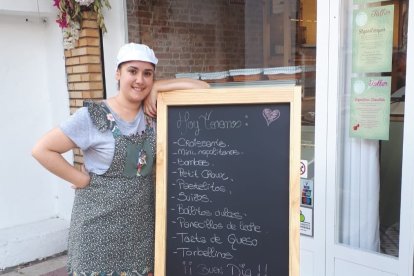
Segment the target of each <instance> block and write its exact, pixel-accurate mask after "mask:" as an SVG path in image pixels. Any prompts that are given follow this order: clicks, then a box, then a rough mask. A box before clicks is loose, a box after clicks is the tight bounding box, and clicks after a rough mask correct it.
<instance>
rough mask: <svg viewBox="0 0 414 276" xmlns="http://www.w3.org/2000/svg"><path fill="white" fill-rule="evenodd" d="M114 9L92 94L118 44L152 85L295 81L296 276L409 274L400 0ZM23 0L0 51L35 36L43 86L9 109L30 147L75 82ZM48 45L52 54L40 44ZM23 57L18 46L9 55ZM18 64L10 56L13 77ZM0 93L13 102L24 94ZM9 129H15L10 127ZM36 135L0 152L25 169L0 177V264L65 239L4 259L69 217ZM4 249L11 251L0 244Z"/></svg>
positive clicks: (40, 13)
mask: <svg viewBox="0 0 414 276" xmlns="http://www.w3.org/2000/svg"><path fill="white" fill-rule="evenodd" d="M33 2H36V3H37V4H36V5H34V4H33ZM110 2H111V5H112V8H111V9H110V10H108V11H106V12H105V21H106V25H107V29H108V33H107V34H104V35H103V36H102V37H101V38H100V39H101V40H102V53H103V54H102V57H101V63H102V64H104V67H103V71H102V72H104V73H105V74H104V76H105V77H104V83H103V86H102V88H98V90H99V89H101V90H102V91H103V90H105V93H106V97H108V96H111V95H113V94H115V92H116V83H115V80H114V77H113V76H114V71H115V65H114V64H115V56H116V51H117V49H118V47H119V46H120V45H122V44H123V43H124V42H139V43H145V44H148V45H149V46H150V47H152V48H154V50H155V52H156V54H157V57H158V58H159V64H158V66H157V72H156V73H157V78H160V79H162V78H175V77H190V78H197V79H202V80H205V81H207V82H209V83H211V86H212V89H214V88H217V87H248V86H275V87H276V86H280V85H288V86H293V85H300V86H302V122H301V125H302V145H301V159H302V162H301V168H300V169H301V177H302V178H301V191H300V193H301V195H302V196H301V215H302V216H301V240H300V275H302V276H322V275H326V276H331V275H335V276H342V275H350V274H352V275H357V276H359V275H360V276H366V275H375V276H376V275H381V276H390V275H398V276H411V275H413V257H414V238H413V237H414V222H413V220H412V219H411V218H412V217H413V216H414V206H413V204H412V202H413V201H412V199H411V198H412V197H413V196H414V186H413V185H412V179H414V171H413V170H412V168H413V165H414V151H413V148H414V142H413V141H414V137H413V136H414V130H413V129H412V128H410V127H409V125H410V124H412V122H413V120H414V114H413V112H411V111H410V109H409V108H405V107H406V106H410V105H411V104H414V97H412V96H411V95H410V94H407V95H406V94H405V91H410V90H413V89H414V80H413V79H412V78H406V76H410V75H412V73H413V72H414V71H413V70H414V68H413V62H412V60H413V53H414V43H413V39H412V38H413V37H414V25H413V23H412V21H410V20H409V14H411V15H412V16H411V17H412V18H414V17H413V16H414V11H413V8H412V7H411V6H410V5H409V0H393V1H378V0H353V1H328V0H319V1H317V0H306V1H305V0H297V1H279V0H263V1H257V0H211V1H202V0H140V1H138V0H124V1H110ZM21 3H23V4H22V5H19V4H16V3H14V1H3V2H2V3H1V4H0V11H1V13H0V20H1V25H0V28H1V29H0V31H1V32H0V33H1V34H5V35H7V36H6V37H10V39H9V40H10V41H15V44H14V46H5V45H4V46H3V45H2V46H0V47H2V48H0V49H1V52H0V55H1V56H2V57H3V56H5V53H10V52H13V49H15V48H16V47H17V46H19V45H26V43H25V40H24V39H22V38H23V37H28V34H30V33H33V30H32V29H27V28H28V26H29V28H34V29H35V32H36V34H37V35H33V37H32V40H31V41H32V42H36V44H34V45H36V46H35V47H37V48H36V49H40V50H42V53H43V58H42V59H41V60H40V61H38V62H36V65H34V64H32V65H30V63H28V60H29V59H28V58H27V57H25V56H22V55H20V56H21V60H19V63H23V64H25V67H24V68H32V69H31V70H29V73H30V72H39V71H38V65H39V64H41V65H42V68H43V71H42V72H43V73H39V75H38V76H36V75H31V74H29V73H24V74H29V75H31V82H34V83H38V82H39V79H40V80H42V81H41V84H42V86H39V85H37V86H36V87H37V88H36V87H32V88H31V89H32V90H33V92H31V93H29V96H30V97H33V100H34V101H35V102H34V104H30V105H28V103H29V101H27V103H26V101H24V102H23V103H22V104H20V105H19V106H18V107H19V108H21V109H22V108H24V109H25V111H26V112H27V111H29V112H30V113H33V114H38V115H37V116H36V117H33V116H32V117H31V118H30V120H33V122H32V123H30V122H29V123H28V124H27V123H25V124H27V125H30V127H32V128H33V129H30V130H29V131H30V132H31V133H33V135H32V136H35V137H34V138H37V137H38V136H39V135H40V134H41V133H43V132H44V131H45V130H46V129H49V128H50V127H51V126H53V125H55V124H57V123H58V122H59V121H61V120H62V119H64V118H65V117H67V116H68V115H69V114H70V108H69V106H70V103H72V102H71V98H70V96H69V95H70V91H71V88H73V87H74V86H67V85H66V83H70V80H71V79H72V80H73V82H75V83H77V82H78V81H76V80H74V79H73V78H69V77H68V74H67V70H65V64H66V68H67V65H68V64H67V59H68V56H67V55H66V58H65V57H64V56H63V53H64V50H63V48H62V45H61V44H60V41H61V40H60V38H59V36H60V33H59V29H58V28H57V25H56V24H54V15H55V13H54V12H55V11H53V9H51V7H50V6H51V4H50V3H49V2H48V1H42V0H39V1H21ZM29 15H30V16H29ZM47 22H48V23H47ZM8 26H9V27H10V26H12V30H13V31H12V30H10V29H8V28H6V27H8ZM9 30H10V31H9ZM18 32H26V33H23V34H20V35H19V33H18ZM46 33H47V34H50V33H53V38H50V36H47V38H46ZM29 37H30V36H29ZM42 37H43V38H42ZM19 39H21V40H19ZM46 39H47V41H49V40H50V43H48V45H45V44H44V43H43V42H42V41H45V40H46ZM32 45H33V44H32ZM31 47H33V46H31ZM25 51H27V47H23V48H22V49H20V51H19V53H24V52H25ZM16 55H17V54H15V55H13V56H10V55H9V59H6V60H7V63H6V64H7V65H8V66H9V67H10V68H12V66H14V64H15V57H16ZM28 55H29V53H28ZM30 66H32V67H30ZM13 68H14V67H13ZM33 68H36V69H33ZM50 68H55V69H53V70H51V69H50ZM10 72H11V73H10ZM45 76H47V77H45ZM1 77H2V79H3V78H4V81H2V84H0V87H1V91H2V93H4V92H3V91H14V90H15V91H20V90H19V89H20V88H19V86H18V85H17V86H16V83H21V82H19V80H20V74H17V73H16V71H14V70H8V69H7V68H5V71H4V73H3V74H1ZM63 83H64V85H62V84H63ZM36 89H39V90H38V91H35V90H36ZM82 89H83V88H79V90H81V91H83V90H82ZM39 95H41V96H39ZM86 95H88V94H86ZM5 97H6V100H7V101H10V102H21V100H22V98H23V94H22V93H20V94H19V93H5ZM85 98H88V97H85ZM78 100H80V101H82V100H83V97H81V98H79V99H78ZM76 105H77V103H76V102H75V107H76ZM78 105H81V102H80V103H79V104H78ZM39 107H42V108H41V110H42V112H44V114H39V111H38V110H39ZM28 108H31V109H28ZM30 110H31V111H30ZM18 111H19V109H18V108H17V107H16V106H15V105H13V106H10V110H8V109H7V108H5V109H3V112H4V113H3V114H4V115H3V116H4V117H10V114H15V116H17V117H16V118H17V119H18V120H21V121H22V122H23V121H25V122H26V118H27V116H23V115H22V112H21V110H20V112H18ZM72 111H73V110H72ZM6 129H7V130H8V131H7V132H8V133H16V132H15V131H16V129H15V127H14V126H13V124H11V122H9V123H6ZM20 129H21V128H19V130H20ZM26 131H27V130H26ZM20 136H21V137H25V136H24V134H23V133H21V134H20ZM3 139H5V140H3ZM7 139H12V138H6V137H4V136H3V137H2V140H1V141H2V144H10V145H12V144H13V143H12V142H11V141H10V140H7ZM22 140H24V139H22ZM35 140H36V139H33V140H30V141H29V140H24V143H23V145H24V146H25V149H24V150H21V147H18V148H17V147H13V146H11V147H9V148H8V149H7V152H6V154H5V155H3V157H2V159H0V160H1V161H2V163H3V162H4V164H6V163H8V164H17V163H18V162H20V161H19V160H25V162H26V165H24V166H25V167H27V168H28V170H27V172H26V173H25V174H18V173H17V169H12V170H8V171H7V172H6V171H3V170H2V176H3V179H6V180H7V181H6V182H3V183H0V188H1V191H2V193H0V198H1V199H2V200H1V201H0V210H5V208H6V206H13V208H12V210H14V211H13V212H5V211H0V233H3V234H4V235H0V239H4V240H5V243H0V249H5V251H8V252H9V253H10V252H14V251H13V250H15V252H17V253H16V254H15V255H13V254H8V253H5V254H3V255H0V268H2V266H3V267H8V266H13V265H16V264H18V263H19V262H25V261H30V260H31V259H35V258H40V257H44V256H46V255H47V254H51V253H53V252H52V251H54V253H57V252H59V251H62V250H64V248H65V244H64V242H62V243H61V245H60V246H57V247H55V248H54V249H53V250H51V251H47V252H40V251H37V252H36V250H34V253H33V254H31V256H27V257H25V258H19V257H14V258H11V257H10V256H12V255H13V256H21V253H18V252H19V250H18V249H16V248H17V247H16V246H15V245H13V244H12V242H10V241H12V240H13V239H15V238H16V237H18V239H21V240H23V241H24V242H26V244H29V245H30V246H32V247H33V244H32V243H30V240H32V239H33V236H32V235H31V234H29V232H30V231H29V229H31V228H33V225H36V226H38V227H40V228H39V229H41V230H39V235H35V237H34V238H35V239H37V241H38V242H39V243H37V244H36V245H37V246H38V247H39V246H40V244H42V245H41V246H40V247H45V246H44V245H45V244H50V242H48V241H47V240H50V241H51V240H52V239H47V238H45V239H44V240H42V239H39V237H43V236H45V235H46V237H52V235H54V237H56V240H60V241H62V240H64V238H65V231H66V230H67V223H68V221H69V219H70V206H71V198H72V191H71V190H70V189H69V188H68V187H67V185H65V183H61V181H59V180H57V179H56V178H53V177H51V176H50V175H48V174H47V173H45V172H43V170H42V169H41V168H39V167H37V165H36V164H35V163H34V162H33V161H31V160H30V157H29V156H28V154H27V153H28V152H29V149H30V145H32V144H33V143H34V141H35ZM5 156H6V157H7V158H6V157H5ZM71 158H72V155H71V154H68V159H71ZM75 161H76V160H75ZM2 167H3V168H4V166H2ZM14 167H16V166H13V168H14ZM6 183H9V184H6ZM39 189H41V191H39ZM3 191H4V193H3ZM33 195H36V197H35V198H36V199H33ZM22 202H24V203H22ZM28 209H30V212H28ZM50 222H52V223H53V225H55V224H56V222H58V223H57V224H58V225H60V226H59V227H58V229H59V230H56V232H55V234H51V233H49V232H48V231H46V229H50V227H49V226H48V224H46V223H50ZM16 229H19V231H22V232H16ZM59 231H60V232H59ZM57 232H59V233H60V234H56V233H57ZM14 233H20V234H16V235H17V236H13V234H14ZM21 233H24V234H21ZM21 237H25V238H21ZM6 243H7V244H8V245H9V247H5V246H4V247H1V246H3V245H2V244H6ZM0 252H1V250H0ZM19 254H20V255H19Z"/></svg>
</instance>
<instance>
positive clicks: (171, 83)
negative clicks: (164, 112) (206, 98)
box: [144, 78, 210, 117]
mask: <svg viewBox="0 0 414 276" xmlns="http://www.w3.org/2000/svg"><path fill="white" fill-rule="evenodd" d="M209 87H210V85H209V84H208V83H206V82H204V81H200V80H194V79H189V78H179V79H168V80H159V81H156V82H155V83H154V85H153V86H152V90H151V93H150V94H149V95H148V96H147V98H146V99H145V100H144V112H145V113H146V114H148V115H149V116H151V117H156V116H157V94H158V92H165V91H172V90H184V89H204V88H209Z"/></svg>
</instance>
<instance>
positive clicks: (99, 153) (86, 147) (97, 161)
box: [60, 106, 146, 174]
mask: <svg viewBox="0 0 414 276" xmlns="http://www.w3.org/2000/svg"><path fill="white" fill-rule="evenodd" d="M108 108H109V106H108ZM109 109H110V108H109ZM110 111H111V113H112V115H113V116H114V118H115V122H116V124H117V125H118V128H119V130H120V131H121V133H122V134H123V135H131V134H135V133H137V132H139V133H141V132H143V131H144V130H145V127H146V123H145V116H144V112H143V110H142V108H141V109H140V110H139V112H138V114H137V116H136V117H135V119H134V120H133V121H132V122H126V121H124V120H122V119H121V118H120V117H119V116H118V115H117V114H116V113H115V112H113V111H112V110H111V109H110ZM60 129H61V130H62V131H63V133H64V134H65V135H66V136H68V137H69V138H70V139H71V140H72V141H73V142H74V143H75V144H76V145H77V146H78V147H79V148H80V149H81V150H82V151H83V157H84V163H85V168H86V170H87V171H88V172H92V173H96V174H103V173H105V172H106V171H107V170H108V168H109V166H110V165H111V162H112V159H113V156H114V150H115V139H114V137H113V135H112V132H111V130H109V129H108V130H106V131H104V132H100V131H99V130H98V129H97V128H96V126H95V125H94V124H93V122H92V119H91V117H90V116H89V112H88V108H87V107H82V108H80V109H78V110H77V111H76V112H75V113H74V114H73V115H71V116H70V117H69V119H68V120H67V121H64V122H63V123H61V124H60Z"/></svg>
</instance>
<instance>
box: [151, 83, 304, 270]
mask: <svg viewBox="0 0 414 276" xmlns="http://www.w3.org/2000/svg"><path fill="white" fill-rule="evenodd" d="M300 93H301V88H300V87H299V86H295V87H294V86H290V87H242V88H219V89H200V90H186V91H171V92H165V93H160V94H159V95H158V101H157V110H158V115H157V161H156V225H155V266H154V272H155V273H154V275H156V276H166V275H168V276H171V275H173V276H187V275H189V276H192V275H238V276H248V275H254V276H270V275H282V276H283V275H286V276H287V275H289V276H299V216H300V209H299V204H300V203H299V202H300V199H299V181H300V175H299V173H300V172H299V167H300V130H301V125H300V116H301V98H300Z"/></svg>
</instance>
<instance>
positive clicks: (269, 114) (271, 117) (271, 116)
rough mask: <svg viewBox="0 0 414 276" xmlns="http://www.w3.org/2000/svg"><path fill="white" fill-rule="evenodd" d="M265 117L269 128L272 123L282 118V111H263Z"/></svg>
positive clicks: (266, 109) (267, 109)
mask: <svg viewBox="0 0 414 276" xmlns="http://www.w3.org/2000/svg"><path fill="white" fill-rule="evenodd" d="M262 114H263V117H264V118H265V119H266V123H267V126H269V125H270V124H271V123H273V122H274V121H276V120H277V119H279V117H280V111H279V109H275V110H271V109H269V108H265V109H263V112H262Z"/></svg>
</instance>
